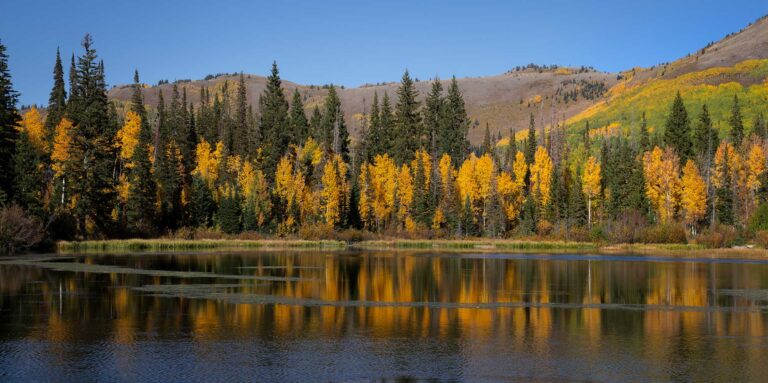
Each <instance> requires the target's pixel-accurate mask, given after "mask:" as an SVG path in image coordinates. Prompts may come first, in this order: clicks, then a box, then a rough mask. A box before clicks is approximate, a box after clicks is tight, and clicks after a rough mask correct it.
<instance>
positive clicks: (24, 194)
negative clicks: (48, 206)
mask: <svg viewBox="0 0 768 383" xmlns="http://www.w3.org/2000/svg"><path fill="white" fill-rule="evenodd" d="M44 159H45V155H44V153H40V152H39V151H38V149H37V148H35V146H34V145H33V144H32V142H31V141H30V139H29V135H28V134H27V131H26V130H22V131H21V133H19V137H18V141H17V144H16V152H15V153H14V158H13V163H14V165H15V169H14V172H13V174H14V199H15V200H16V202H18V203H19V205H21V206H22V207H23V208H24V210H26V211H27V212H28V213H30V214H32V215H34V216H37V217H39V218H42V216H43V192H44V188H45V174H44V170H45V167H44V166H43V164H44Z"/></svg>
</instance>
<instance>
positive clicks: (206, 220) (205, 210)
mask: <svg viewBox="0 0 768 383" xmlns="http://www.w3.org/2000/svg"><path fill="white" fill-rule="evenodd" d="M190 189H191V191H190V200H189V211H188V214H189V223H190V224H191V225H192V226H194V227H208V226H210V225H211V222H212V219H213V213H214V212H215V211H216V203H215V202H214V201H213V197H212V196H211V191H210V190H209V189H208V185H206V184H205V181H204V180H203V179H202V178H200V177H199V176H193V177H192V187H191V188H190Z"/></svg>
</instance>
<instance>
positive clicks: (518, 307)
mask: <svg viewBox="0 0 768 383" xmlns="http://www.w3.org/2000/svg"><path fill="white" fill-rule="evenodd" d="M767 319H768V262H764V261H759V260H758V261H740V260H712V259H684V260H679V259H671V258H665V257H634V256H589V255H567V254H564V255H544V256H539V255H493V254H490V255H489V254H482V255H473V254H462V255H458V254H418V255H416V254H408V253H390V252H332V253H321V252H307V251H304V252H252V253H215V254H213V253H195V254H185V253H167V254H141V255H109V254H104V255H85V256H74V257H72V256H70V257H52V256H34V257H15V258H6V259H3V260H0V380H2V381H16V380H71V381H83V380H86V381H91V380H97V381H98V380H110V381H111V380H117V381H135V380H150V381H169V380H170V381H179V380H181V381H212V380H214V381H221V380H225V381H228V380H253V381H307V380H310V381H339V380H341V381H370V380H372V381H463V380H471V381H499V380H502V381H566V380H567V381H572V380H576V381H584V380H588V381H678V380H706V381H723V382H730V381H741V380H760V379H761V377H764V376H766V374H768V337H766V335H767V334H766V332H767V331H768V323H766V320H767Z"/></svg>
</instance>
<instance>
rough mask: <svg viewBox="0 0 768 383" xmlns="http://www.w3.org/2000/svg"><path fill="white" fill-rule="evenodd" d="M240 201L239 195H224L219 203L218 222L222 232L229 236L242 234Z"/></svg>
mask: <svg viewBox="0 0 768 383" xmlns="http://www.w3.org/2000/svg"><path fill="white" fill-rule="evenodd" d="M240 214H241V212H240V199H239V198H238V196H237V194H234V195H224V196H222V197H221V200H220V201H219V210H218V211H217V212H216V222H217V224H218V225H219V228H220V229H221V231H223V232H225V233H227V234H235V233H239V232H240Z"/></svg>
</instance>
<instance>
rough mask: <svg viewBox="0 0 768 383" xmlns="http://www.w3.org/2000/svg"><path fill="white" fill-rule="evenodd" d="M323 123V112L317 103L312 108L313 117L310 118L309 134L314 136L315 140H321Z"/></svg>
mask: <svg viewBox="0 0 768 383" xmlns="http://www.w3.org/2000/svg"><path fill="white" fill-rule="evenodd" d="M322 125H323V114H322V113H321V112H320V108H319V107H318V106H317V105H315V108H314V109H312V117H310V119H309V136H310V137H312V138H314V139H315V141H319V140H320V137H321V136H322V132H321V126H322Z"/></svg>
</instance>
